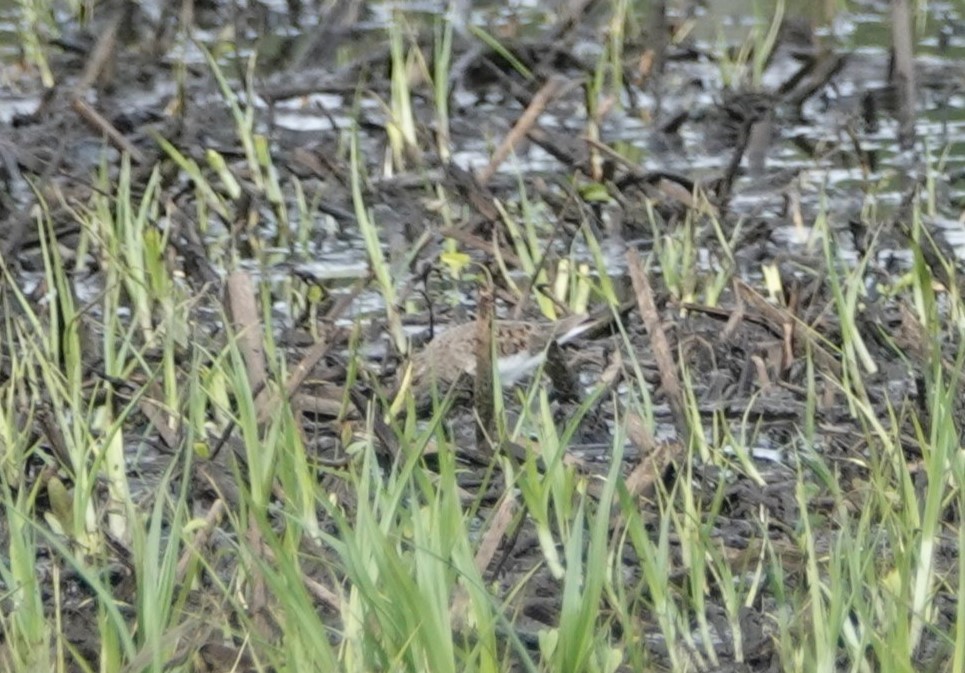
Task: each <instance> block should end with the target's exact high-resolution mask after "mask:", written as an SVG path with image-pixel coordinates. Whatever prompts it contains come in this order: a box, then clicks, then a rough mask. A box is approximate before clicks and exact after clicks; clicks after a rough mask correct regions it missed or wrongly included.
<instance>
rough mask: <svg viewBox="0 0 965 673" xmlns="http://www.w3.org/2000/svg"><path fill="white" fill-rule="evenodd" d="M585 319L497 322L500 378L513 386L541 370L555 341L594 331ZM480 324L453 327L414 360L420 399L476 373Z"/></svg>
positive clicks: (495, 335)
mask: <svg viewBox="0 0 965 673" xmlns="http://www.w3.org/2000/svg"><path fill="white" fill-rule="evenodd" d="M593 325H594V323H593V322H592V321H588V319H587V316H585V315H576V316H571V317H570V318H566V319H564V320H561V321H559V322H555V323H538V322H524V321H510V320H496V321H495V322H494V324H493V338H494V339H495V341H496V351H497V353H498V356H499V362H498V367H499V373H500V378H501V380H502V382H503V384H505V385H512V384H513V383H515V382H516V381H518V380H519V379H520V378H522V377H523V376H525V375H526V374H529V373H530V372H532V371H533V370H534V369H536V367H538V366H539V365H540V364H541V363H542V361H543V356H544V354H545V351H546V348H547V346H548V345H549V343H550V342H551V341H554V340H555V341H556V342H557V343H560V344H564V343H566V342H567V341H569V340H571V339H573V338H575V337H576V336H578V335H579V334H582V333H583V332H585V331H586V330H587V329H589V328H591V327H593ZM476 330H477V326H476V323H474V322H470V323H464V324H461V325H457V326H455V327H450V328H449V329H447V330H446V331H444V332H442V333H441V334H439V335H438V336H436V337H435V338H434V339H433V340H432V341H430V342H429V343H428V344H426V345H425V347H424V348H423V349H422V350H421V351H419V352H418V353H416V354H415V355H414V356H413V358H412V389H413V392H414V393H415V395H416V397H417V398H420V397H424V396H427V395H428V394H429V393H430V392H431V390H432V386H433V385H435V386H436V387H437V389H438V391H439V392H440V393H441V394H442V393H445V391H446V390H447V389H448V388H449V386H451V385H452V384H453V383H456V382H457V381H458V380H459V379H460V377H461V376H462V375H463V374H465V375H467V376H473V375H475V372H476V342H477V335H476Z"/></svg>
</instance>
